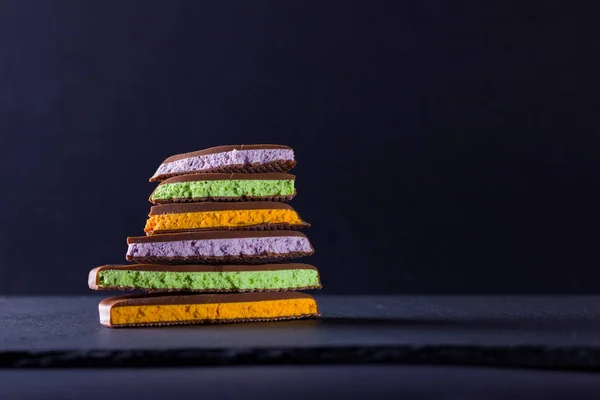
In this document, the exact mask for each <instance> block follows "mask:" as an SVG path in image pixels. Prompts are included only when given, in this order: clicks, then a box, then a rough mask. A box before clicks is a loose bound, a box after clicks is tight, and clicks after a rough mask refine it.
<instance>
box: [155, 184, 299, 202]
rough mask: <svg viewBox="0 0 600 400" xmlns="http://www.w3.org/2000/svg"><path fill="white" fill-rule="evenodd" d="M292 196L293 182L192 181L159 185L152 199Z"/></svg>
mask: <svg viewBox="0 0 600 400" xmlns="http://www.w3.org/2000/svg"><path fill="white" fill-rule="evenodd" d="M292 194H294V181H293V180H227V181H192V182H176V183H167V184H164V185H160V186H158V187H157V188H156V191H155V192H154V194H153V195H152V198H153V199H156V200H162V199H171V198H193V197H236V196H254V197H264V196H289V195H292Z"/></svg>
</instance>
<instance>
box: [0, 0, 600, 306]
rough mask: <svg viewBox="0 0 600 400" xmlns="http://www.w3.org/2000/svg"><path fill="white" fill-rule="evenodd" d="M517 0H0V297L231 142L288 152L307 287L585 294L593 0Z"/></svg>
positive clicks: (102, 252)
mask: <svg viewBox="0 0 600 400" xmlns="http://www.w3.org/2000/svg"><path fill="white" fill-rule="evenodd" d="M522 3H525V2H514V3H513V2H473V4H466V3H461V2H443V1H417V2H404V1H341V0H340V1H241V0H240V1H216V2H215V1H213V2H202V1H191V0H190V1H144V2H134V1H112V2H111V1H91V0H79V1H71V2H64V1H37V2H32V1H17V0H11V1H6V0H5V1H2V2H0V57H1V58H0V151H1V152H2V153H1V155H0V174H1V178H2V180H1V184H0V187H1V189H0V190H1V191H2V193H1V195H0V202H1V207H0V227H1V228H0V230H1V231H0V235H1V236H0V273H1V275H0V294H78V293H80V294H82V293H87V292H88V289H87V286H86V280H87V272H88V271H89V270H90V269H91V268H93V267H95V266H97V265H100V264H103V263H118V262H123V261H124V254H125V251H126V245H125V238H126V236H128V235H131V236H134V235H141V234H142V233H143V231H142V229H143V225H144V223H145V218H146V214H147V212H148V209H149V206H150V204H149V203H148V202H147V197H148V195H149V193H150V192H151V191H152V189H153V187H154V185H152V184H150V183H148V178H149V177H150V176H151V175H152V173H153V172H154V171H155V169H156V167H157V166H158V165H159V163H160V162H161V161H162V160H163V159H164V158H166V157H168V156H169V155H172V154H175V153H181V152H186V151H192V150H198V149H202V148H206V147H210V146H215V145H221V144H241V143H245V144H249V143H281V144H287V145H290V146H292V147H293V148H294V149H295V150H296V157H297V160H298V166H297V168H296V169H295V170H293V173H295V174H296V175H297V176H298V179H297V185H298V197H297V198H296V199H295V200H294V201H293V202H292V205H293V206H294V207H295V208H296V209H297V210H298V211H299V212H300V214H301V216H302V217H303V218H304V219H305V220H307V221H309V222H311V223H312V224H313V227H312V228H310V229H309V230H308V231H307V234H308V235H309V237H310V238H311V240H312V241H313V244H314V246H315V248H316V250H317V252H316V254H315V256H314V257H312V258H311V259H306V261H307V262H312V263H314V264H315V265H316V266H317V267H318V268H319V269H320V270H321V273H322V281H323V284H324V291H325V292H326V293H542V292H543V293H591V292H599V291H600V290H599V289H598V288H599V287H600V286H599V282H600V268H599V266H598V262H597V260H598V255H597V254H598V252H597V248H598V239H599V237H598V234H597V226H598V225H597V222H598V213H597V211H596V210H597V208H598V206H599V204H600V195H599V190H598V186H599V179H598V178H599V171H600V169H599V167H600V161H599V160H600V159H599V156H598V152H599V150H598V146H599V145H600V140H599V130H598V125H597V123H598V118H597V116H598V109H599V108H598V102H597V101H596V97H597V93H598V90H597V89H598V85H597V83H598V79H597V74H598V71H599V70H600V68H599V67H600V65H599V63H598V62H597V61H596V59H597V58H598V56H597V55H598V54H599V51H598V50H599V49H598V44H597V42H598V40H597V39H598V37H599V35H598V29H597V28H596V21H593V20H592V19H591V18H590V20H588V18H587V16H588V15H589V16H590V17H593V15H594V13H593V12H592V10H586V9H576V8H575V7H574V6H567V5H568V4H571V3H569V2H564V3H559V2H552V1H546V2H537V5H536V7H533V6H532V7H530V8H525V7H524V6H523V4H522ZM578 4H580V3H578Z"/></svg>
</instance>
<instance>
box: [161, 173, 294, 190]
mask: <svg viewBox="0 0 600 400" xmlns="http://www.w3.org/2000/svg"><path fill="white" fill-rule="evenodd" d="M295 180H296V176H295V175H292V174H286V173H283V172H265V173H256V174H241V173H212V174H206V173H205V174H187V175H178V176H174V177H172V178H169V179H166V180H164V181H162V182H161V183H160V184H159V185H158V186H157V188H158V187H161V186H163V185H168V184H171V183H180V182H198V181H295Z"/></svg>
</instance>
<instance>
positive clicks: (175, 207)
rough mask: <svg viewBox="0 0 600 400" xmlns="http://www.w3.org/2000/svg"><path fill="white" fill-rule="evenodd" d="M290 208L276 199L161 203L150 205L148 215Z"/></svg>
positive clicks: (290, 208)
mask: <svg viewBox="0 0 600 400" xmlns="http://www.w3.org/2000/svg"><path fill="white" fill-rule="evenodd" d="M273 209H277V210H292V211H295V210H294V209H293V208H292V207H291V206H289V205H288V204H285V203H279V202H276V201H252V202H240V203H218V202H208V203H173V204H162V205H159V206H152V207H150V214H149V215H162V214H182V213H194V212H205V211H228V210H273Z"/></svg>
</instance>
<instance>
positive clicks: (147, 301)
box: [99, 292, 315, 308]
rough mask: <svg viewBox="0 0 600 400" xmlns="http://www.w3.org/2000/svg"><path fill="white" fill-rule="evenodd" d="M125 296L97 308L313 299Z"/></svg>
mask: <svg viewBox="0 0 600 400" xmlns="http://www.w3.org/2000/svg"><path fill="white" fill-rule="evenodd" d="M180 293H182V294H163V293H152V294H147V293H146V294H126V295H123V296H115V297H109V298H107V299H104V300H102V301H101V302H100V304H99V306H102V307H109V308H115V307H129V306H157V305H158V306H160V305H170V306H175V305H188V304H217V303H219V304H221V303H223V304H224V303H227V304H231V303H253V302H262V301H285V300H298V299H309V300H313V301H315V299H314V297H312V296H311V295H309V294H306V293H302V292H261V293H236V294H184V293H183V292H180Z"/></svg>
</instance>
